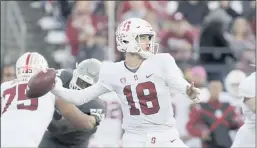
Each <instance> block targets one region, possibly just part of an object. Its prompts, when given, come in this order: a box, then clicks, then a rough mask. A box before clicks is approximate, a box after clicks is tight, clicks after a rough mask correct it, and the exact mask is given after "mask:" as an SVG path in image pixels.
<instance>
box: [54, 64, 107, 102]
mask: <svg viewBox="0 0 257 148" xmlns="http://www.w3.org/2000/svg"><path fill="white" fill-rule="evenodd" d="M107 66H108V64H103V66H102V67H101V70H100V75H99V80H98V82H97V83H96V84H94V85H92V86H90V87H88V88H86V89H83V90H72V89H66V88H64V87H62V86H61V85H56V87H55V88H54V89H53V90H52V91H51V92H52V93H53V94H54V95H56V96H57V97H59V98H62V99H64V100H66V101H68V102H70V103H72V104H75V105H82V104H84V103H87V102H89V101H91V100H93V99H96V98H97V97H98V96H100V95H103V94H105V93H108V92H110V90H112V87H111V85H109V83H108V76H110V75H108V72H106V71H108V69H107ZM56 79H57V80H58V81H60V79H59V78H56ZM74 96H75V97H74Z"/></svg>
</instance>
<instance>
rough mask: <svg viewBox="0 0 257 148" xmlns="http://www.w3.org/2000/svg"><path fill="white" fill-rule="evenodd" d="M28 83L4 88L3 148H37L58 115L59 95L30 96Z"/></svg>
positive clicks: (22, 82)
mask: <svg viewBox="0 0 257 148" xmlns="http://www.w3.org/2000/svg"><path fill="white" fill-rule="evenodd" d="M26 87H27V82H25V81H19V80H13V81H8V82H5V83H3V84H2V85H1V104H2V110H1V114H2V115H1V135H2V136H1V146H3V147H22V146H25V147H37V146H38V145H39V143H40V141H41V139H42V136H43V134H44V132H45V130H46V129H47V127H48V125H49V123H50V121H51V120H52V116H53V113H54V105H55V96H54V95H53V94H52V93H48V94H46V95H44V96H42V97H40V98H32V99H29V98H27V97H26V95H25V93H26Z"/></svg>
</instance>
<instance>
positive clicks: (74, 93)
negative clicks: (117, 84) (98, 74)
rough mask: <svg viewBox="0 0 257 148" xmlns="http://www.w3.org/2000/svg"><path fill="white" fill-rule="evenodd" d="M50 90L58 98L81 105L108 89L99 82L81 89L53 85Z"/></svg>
mask: <svg viewBox="0 0 257 148" xmlns="http://www.w3.org/2000/svg"><path fill="white" fill-rule="evenodd" d="M51 92H52V93H53V94H54V95H56V96H57V97H58V98H61V99H64V100H66V101H68V102H70V103H72V104H75V105H82V104H84V103H87V102H89V101H91V100H93V99H96V98H97V97H98V96H100V95H102V94H104V93H106V92H108V89H105V88H103V87H102V86H101V85H100V84H95V85H92V86H90V87H88V88H86V89H83V90H73V89H66V88H63V87H60V86H59V87H55V88H54V89H53V90H52V91H51Z"/></svg>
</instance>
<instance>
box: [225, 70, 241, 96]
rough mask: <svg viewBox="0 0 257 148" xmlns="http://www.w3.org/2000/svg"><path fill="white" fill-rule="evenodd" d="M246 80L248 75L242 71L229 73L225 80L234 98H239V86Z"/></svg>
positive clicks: (228, 90) (227, 88) (226, 86)
mask: <svg viewBox="0 0 257 148" xmlns="http://www.w3.org/2000/svg"><path fill="white" fill-rule="evenodd" d="M245 78H246V74H245V73H244V72H243V71H241V70H232V71H231V72H229V73H228V75H227V77H226V79H225V88H226V90H227V92H228V93H229V94H230V95H231V96H233V97H238V86H239V84H240V83H241V82H242V81H243V80H244V79H245Z"/></svg>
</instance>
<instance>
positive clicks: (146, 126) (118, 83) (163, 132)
mask: <svg viewBox="0 0 257 148" xmlns="http://www.w3.org/2000/svg"><path fill="white" fill-rule="evenodd" d="M155 36H156V33H155V32H154V30H153V29H152V27H151V25H150V24H149V23H148V22H146V21H145V20H142V19H139V18H131V19H128V20H125V21H124V22H122V23H121V24H120V26H119V27H118V29H117V31H116V41H117V48H118V50H119V51H121V52H125V53H126V55H125V61H121V62H117V63H104V64H103V65H102V67H101V70H100V76H99V80H98V82H97V83H96V84H94V85H92V86H91V87H88V88H87V89H84V90H69V89H65V88H63V87H61V86H59V85H55V87H54V88H53V90H52V93H54V94H55V95H57V96H59V97H61V98H63V99H65V100H67V101H69V102H71V103H74V104H76V105H81V104H84V103H87V102H89V101H90V100H92V99H94V98H96V97H98V96H100V95H103V94H105V93H108V92H110V91H114V92H116V93H117V95H118V97H119V98H120V100H121V106H122V111H123V125H122V127H123V129H124V130H125V133H124V135H123V138H122V145H123V147H149V146H154V147H163V146H166V147H187V146H186V145H185V144H184V143H183V142H182V141H181V140H180V139H179V135H178V132H177V130H176V128H175V125H176V121H175V119H174V118H173V110H172V106H171V97H170V90H172V91H174V90H176V91H177V92H179V93H182V94H185V95H187V96H188V97H189V98H190V99H191V100H193V101H195V102H197V101H199V99H198V98H199V94H200V90H199V89H198V88H195V87H194V85H193V84H191V85H190V84H189V83H188V82H187V81H186V80H185V79H184V78H183V77H182V76H181V74H180V73H179V68H178V67H177V65H176V63H175V60H174V59H173V57H172V56H170V55H169V54H156V53H157V50H158V45H157V44H156V43H155ZM56 80H57V81H59V80H58V78H57V79H56ZM57 84H58V83H57ZM73 96H76V98H74V97H73Z"/></svg>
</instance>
